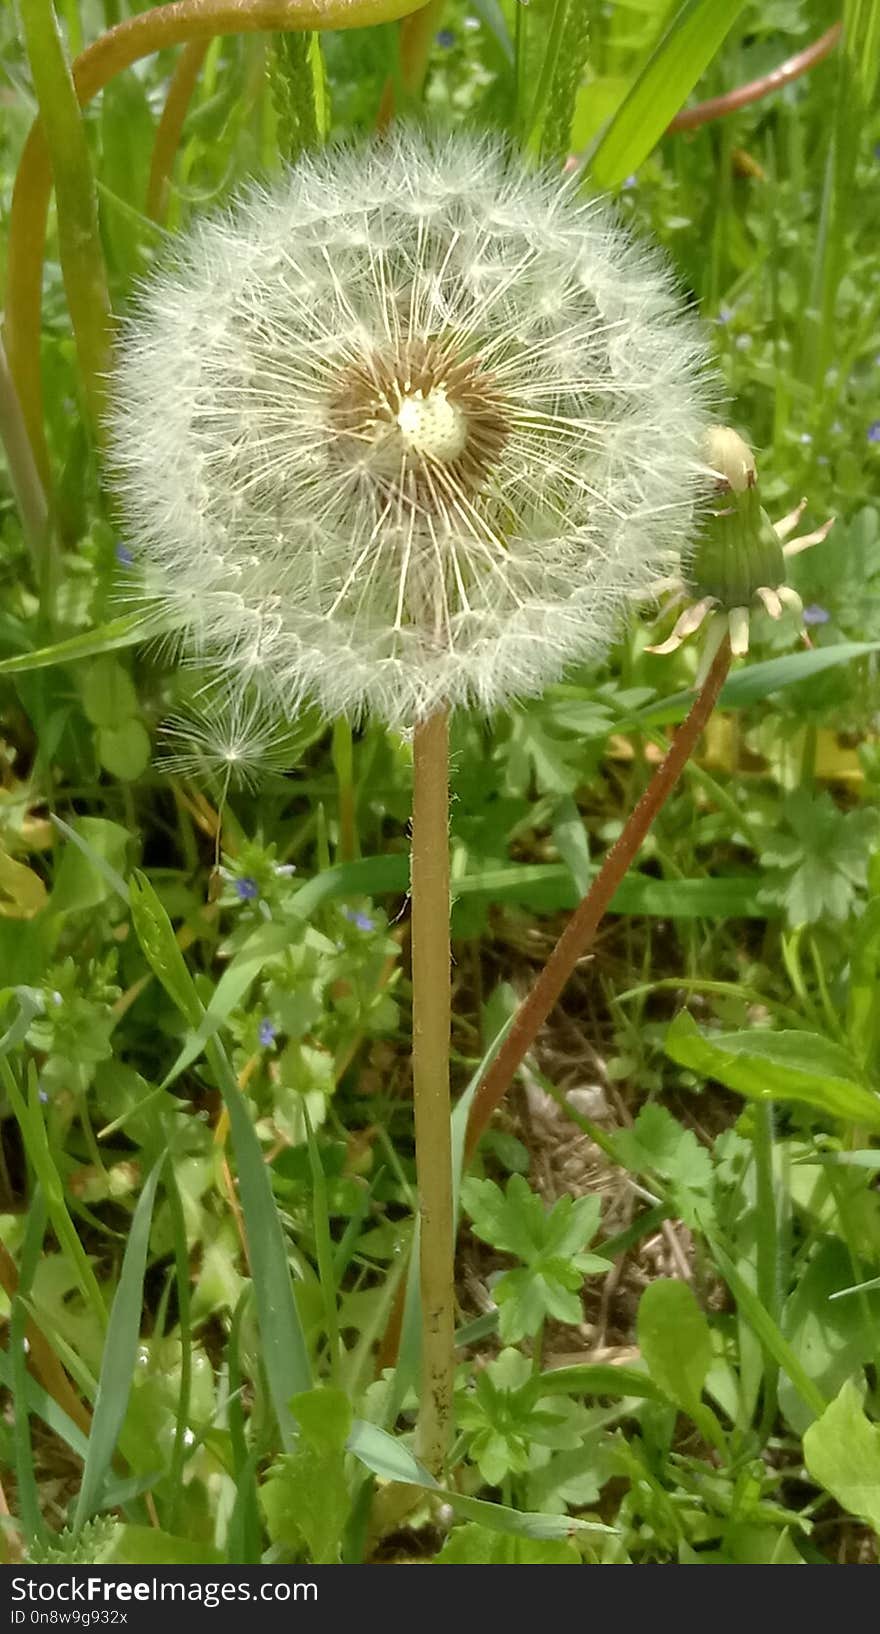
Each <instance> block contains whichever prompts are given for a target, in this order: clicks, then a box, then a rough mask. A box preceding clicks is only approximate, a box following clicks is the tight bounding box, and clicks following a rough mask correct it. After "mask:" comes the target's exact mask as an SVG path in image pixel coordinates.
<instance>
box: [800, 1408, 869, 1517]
mask: <svg viewBox="0 0 880 1634" xmlns="http://www.w3.org/2000/svg"><path fill="white" fill-rule="evenodd" d="M804 1462H805V1463H806V1466H807V1469H808V1470H809V1472H810V1474H811V1475H812V1477H813V1480H814V1481H816V1482H818V1484H819V1486H821V1487H824V1488H825V1491H826V1492H830V1494H831V1496H832V1498H834V1499H836V1501H837V1503H839V1504H840V1506H841V1508H842V1509H845V1510H847V1511H848V1512H849V1514H851V1515H856V1516H858V1518H859V1519H860V1520H863V1521H867V1523H868V1525H869V1526H873V1528H874V1531H875V1532H880V1429H878V1427H877V1425H876V1424H872V1423H871V1422H870V1420H869V1419H868V1418H867V1417H866V1416H865V1412H864V1409H863V1407H862V1402H861V1397H860V1395H859V1392H858V1390H857V1389H856V1386H855V1385H854V1384H853V1383H852V1382H851V1381H848V1382H847V1383H846V1384H845V1385H844V1386H843V1388H842V1390H841V1391H840V1394H839V1395H838V1396H837V1397H836V1398H835V1400H834V1401H832V1402H831V1403H830V1404H829V1405H828V1406H827V1407H826V1409H825V1411H824V1413H823V1414H822V1417H821V1418H820V1419H817V1420H816V1422H815V1424H811V1425H810V1427H809V1429H808V1430H807V1431H806V1433H805V1435H804Z"/></svg>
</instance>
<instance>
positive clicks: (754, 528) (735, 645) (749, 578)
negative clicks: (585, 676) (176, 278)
mask: <svg viewBox="0 0 880 1634" xmlns="http://www.w3.org/2000/svg"><path fill="white" fill-rule="evenodd" d="M703 446H704V451H705V453H706V457H707V460H708V463H709V464H710V465H711V467H712V469H713V471H714V473H715V475H716V477H717V479H718V487H719V490H720V493H719V502H718V503H717V505H715V506H714V507H713V508H712V510H711V511H710V514H709V516H708V517H707V519H706V523H705V525H704V528H703V532H702V535H701V537H700V540H699V542H698V544H697V548H696V550H695V551H694V554H693V556H692V558H691V560H690V562H689V563H688V566H687V570H686V574H685V578H684V581H683V583H682V584H681V586H680V587H679V590H678V593H677V596H676V600H678V601H679V602H680V601H681V600H682V599H683V598H686V599H687V600H688V602H689V606H688V607H687V608H686V609H685V611H684V612H683V613H682V614H681V615H680V616H679V618H678V620H677V622H676V624H675V626H674V628H673V631H672V634H671V635H670V636H669V637H668V639H667V640H666V641H664V642H662V643H661V645H659V646H655V647H649V648H648V651H649V652H654V653H669V652H674V651H675V649H676V648H677V647H680V646H681V643H682V641H684V640H685V639H686V637H687V636H689V635H692V634H693V633H694V632H695V631H696V630H699V629H700V627H701V626H702V625H703V623H704V621H705V620H706V618H707V616H708V615H710V614H711V615H712V616H711V618H710V619H709V632H708V638H707V641H706V645H705V647H704V649H703V655H702V659H701V662H700V666H699V669H698V671H697V681H698V683H699V682H700V681H701V680H702V679H703V678H704V677H705V675H706V674H707V673H708V670H709V667H710V665H711V662H712V659H713V658H714V656H715V654H716V652H717V651H718V648H719V646H720V645H721V642H722V641H723V639H724V637H725V636H726V635H729V637H730V645H731V649H732V651H733V652H734V654H736V655H738V656H742V655H744V654H745V653H747V652H748V650H749V617H750V614H751V612H752V610H753V609H754V608H755V606H756V605H759V604H760V605H761V606H762V607H763V608H764V610H765V612H768V613H769V614H770V617H771V618H776V619H778V618H781V616H782V613H783V610H784V609H785V608H786V607H788V608H790V609H791V610H792V611H793V612H795V613H797V614H798V615H799V616H800V615H801V614H802V612H803V607H802V604H801V598H800V596H799V595H798V593H797V591H796V590H794V589H792V587H791V586H790V585H789V584H787V583H786V577H787V569H786V557H788V556H793V555H796V554H797V553H798V552H799V551H801V550H806V549H807V548H808V547H809V546H810V545H814V544H818V543H819V542H820V540H822V539H824V538H825V537H826V536H827V534H828V532H829V530H830V528H831V522H826V523H825V524H824V525H823V526H822V527H821V528H817V529H816V530H815V532H814V533H810V534H805V535H803V536H802V537H801V538H798V539H790V538H789V535H790V534H791V533H792V532H793V531H794V529H795V528H796V526H797V524H798V522H799V520H800V518H801V515H802V514H803V511H804V509H805V507H806V500H802V501H801V504H800V505H799V506H798V507H797V509H796V510H794V511H792V513H791V515H790V516H786V517H783V519H782V521H781V522H776V523H773V522H771V520H770V518H769V516H768V515H767V512H766V511H765V510H764V509H763V507H762V505H761V501H760V497H759V490H758V473H757V468H756V465H755V459H754V455H753V454H752V452H751V449H750V448H749V447H748V446H747V444H746V443H744V442H743V440H742V438H741V437H740V436H739V435H738V433H737V432H735V431H733V430H731V428H730V427H729V426H713V427H712V428H711V429H710V431H708V432H707V434H706V437H705V440H704V444H703ZM786 540H787V541H788V542H787V543H784V542H783V541H786Z"/></svg>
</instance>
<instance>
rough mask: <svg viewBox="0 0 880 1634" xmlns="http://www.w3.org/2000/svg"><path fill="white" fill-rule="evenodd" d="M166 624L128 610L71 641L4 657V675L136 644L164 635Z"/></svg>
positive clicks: (1, 666) (1, 665) (1, 671)
mask: <svg viewBox="0 0 880 1634" xmlns="http://www.w3.org/2000/svg"><path fill="white" fill-rule="evenodd" d="M161 633H162V626H161V625H159V624H157V622H156V621H155V620H148V619H145V618H144V615H143V613H126V615H125V617H124V618H115V619H113V620H112V622H111V623H110V624H102V625H101V628H100V629H98V630H88V631H86V632H85V634H83V635H73V636H70V638H69V639H68V640H67V641H56V643H55V645H54V646H52V647H40V648H39V650H38V651H37V652H24V653H18V654H16V656H15V657H14V658H4V659H3V660H2V661H0V675H24V674H26V673H27V672H28V671H29V670H35V669H49V668H51V666H52V665H53V664H71V663H73V662H74V660H75V659H77V658H93V657H94V656H95V654H96V653H104V652H113V651H114V650H116V649H118V648H119V647H134V646H136V645H137V643H138V642H139V641H147V640H149V639H150V637H152V636H155V635H161Z"/></svg>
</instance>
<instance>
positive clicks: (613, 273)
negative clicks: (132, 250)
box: [112, 129, 712, 726]
mask: <svg viewBox="0 0 880 1634" xmlns="http://www.w3.org/2000/svg"><path fill="white" fill-rule="evenodd" d="M576 186H577V183H576V180H575V179H573V178H564V179H563V178H560V177H559V176H557V175H555V174H549V173H541V172H537V173H536V172H533V171H527V170H525V169H524V168H523V166H522V163H521V161H519V160H518V159H517V158H516V156H515V154H514V153H513V152H512V151H510V150H508V148H507V147H506V146H505V145H504V144H503V143H502V142H501V141H500V140H497V139H495V138H490V137H482V138H481V137H475V136H465V135H461V134H456V135H453V136H448V137H434V136H426V135H423V134H420V133H418V132H416V131H411V130H406V129H404V130H401V131H400V132H398V133H396V134H394V135H392V136H391V137H386V138H384V139H382V140H381V141H376V142H373V143H372V144H368V145H366V146H361V147H353V148H350V149H338V148H336V149H327V150H325V151H323V152H319V153H316V154H310V155H307V156H305V157H303V158H302V159H301V160H300V161H299V162H298V163H297V165H296V166H295V167H294V168H293V169H291V170H290V171H289V172H287V174H286V175H285V177H284V179H283V181H282V182H281V183H280V184H279V185H273V186H271V187H264V188H263V187H255V188H253V189H252V191H251V192H250V193H249V194H248V195H247V196H246V197H245V198H244V199H242V200H241V201H240V202H239V203H238V204H236V205H235V206H233V207H232V208H231V209H230V210H229V211H227V212H226V213H225V214H224V215H221V216H218V217H215V218H213V219H210V220H207V221H205V222H202V223H201V224H200V225H198V226H197V227H196V229H195V230H194V232H193V233H192V234H191V235H190V236H189V238H188V239H186V240H185V241H184V242H183V243H182V244H181V245H180V247H179V249H178V250H177V253H176V258H175V260H174V262H173V264H171V265H170V266H167V267H166V268H165V269H164V270H160V271H159V272H158V273H156V274H155V275H154V276H153V278H152V279H151V280H150V281H149V282H148V284H147V285H146V287H145V289H144V292H143V296H142V300H141V304H140V309H139V312H138V313H137V315H136V316H135V317H134V318H133V319H132V320H131V321H130V322H129V323H128V325H127V327H126V330H125V332H124V335H123V338H122V341H121V345H120V350H119V359H118V365H117V369H116V375H115V381H114V391H113V424H112V449H113V463H114V468H115V473H116V478H117V485H118V489H119V493H120V498H121V503H122V506H123V509H124V512H125V518H126V524H127V529H128V533H127V537H129V538H130V539H131V540H132V543H133V547H134V550H135V554H136V559H137V561H138V562H139V563H143V564H144V570H145V582H146V590H147V592H148V594H149V595H150V596H151V597H153V598H154V599H155V601H156V603H157V604H158V606H159V608H160V610H161V613H162V616H163V619H164V621H165V626H166V628H167V626H168V625H169V624H170V625H171V626H173V627H174V628H175V629H176V630H177V632H178V634H179V637H180V639H181V641H182V642H183V644H184V646H185V647H186V648H187V649H188V650H190V651H191V652H193V653H194V654H195V656H196V657H197V658H199V659H201V660H208V661H210V662H212V663H215V664H217V666H218V668H219V669H220V670H222V672H223V674H224V675H225V676H226V677H227V679H228V678H231V677H239V678H241V680H243V681H247V680H248V679H252V680H254V681H256V682H257V684H258V685H259V686H260V687H261V688H262V689H263V691H264V693H265V694H266V696H267V698H270V699H271V700H272V701H273V705H274V707H275V708H276V710H278V711H279V712H280V713H282V714H284V713H290V712H291V711H292V710H294V709H295V708H296V707H297V704H298V703H299V701H300V700H301V699H303V698H305V697H311V698H314V699H315V700H317V702H318V703H319V705H320V706H321V708H322V709H323V710H324V711H325V712H326V713H327V714H330V715H338V714H348V715H352V716H358V715H361V714H365V713H374V714H376V715H377V716H379V717H380V718H382V719H384V720H385V721H386V722H388V723H390V724H393V725H397V726H408V725H411V724H412V723H413V722H414V721H417V720H419V719H422V718H424V717H426V716H427V715H429V714H431V713H432V712H433V711H434V710H436V709H438V708H444V707H455V706H457V705H466V704H467V705H476V706H479V707H481V708H484V709H492V708H496V707H499V706H503V705H505V704H507V703H508V702H509V701H510V700H512V699H513V698H515V697H520V696H526V695H534V694H537V693H540V692H541V691H542V690H543V689H544V687H545V686H546V685H547V684H548V683H549V682H551V681H553V680H556V679H558V677H559V676H560V674H561V673H562V671H563V670H564V669H565V667H566V666H567V665H568V664H570V663H572V662H576V661H582V660H585V659H589V658H592V657H595V656H597V655H600V654H601V653H602V652H603V651H604V650H605V649H606V648H607V646H608V644H609V642H610V641H611V640H612V638H613V636H614V634H615V632H616V629H617V625H618V622H619V619H620V616H621V613H622V612H623V611H624V610H625V609H626V608H627V606H628V605H631V604H633V603H635V602H636V601H638V600H639V599H640V598H643V597H644V595H645V591H646V587H647V586H649V585H651V584H652V583H654V582H655V581H656V579H657V576H658V572H659V571H660V570H661V569H663V570H666V571H668V567H669V562H670V560H671V559H673V560H674V559H675V558H676V557H677V556H678V555H680V553H681V552H682V550H683V549H686V547H687V545H688V541H689V539H690V536H691V533H692V530H693V522H694V513H695V507H696V506H697V504H698V502H699V497H700V492H701V487H702V485H703V484H704V482H705V470H704V467H703V466H702V464H701V460H700V455H699V443H700V436H701V433H702V431H703V429H704V426H705V423H706V405H707V401H708V398H709V396H710V395H711V389H712V387H711V382H710V379H709V374H708V371H707V364H706V355H705V345H704V340H703V337H702V333H701V330H700V328H699V327H698V326H697V324H696V323H695V321H694V320H693V319H692V318H691V317H690V316H689V315H688V314H687V313H686V311H685V309H684V304H683V302H682V299H681V297H680V295H679V294H678V293H677V291H676V289H675V286H674V282H673V280H672V278H671V276H670V274H669V271H668V269H667V268H666V266H665V264H664V263H663V262H662V261H661V260H660V259H659V258H658V256H657V254H656V252H654V251H653V250H650V249H646V248H645V247H644V246H642V245H640V244H637V243H635V242H634V241H633V239H632V238H631V236H630V235H629V233H628V232H627V231H626V230H625V229H624V228H623V227H622V226H621V225H620V223H619V222H618V221H617V219H616V217H615V215H614V213H613V211H612V209H611V208H610V206H608V205H607V204H605V203H604V202H602V201H597V200H584V199H583V198H579V197H578V195H577V192H576Z"/></svg>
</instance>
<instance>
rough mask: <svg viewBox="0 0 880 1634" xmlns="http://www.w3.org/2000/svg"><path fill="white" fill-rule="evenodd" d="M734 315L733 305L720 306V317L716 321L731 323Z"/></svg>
mask: <svg viewBox="0 0 880 1634" xmlns="http://www.w3.org/2000/svg"><path fill="white" fill-rule="evenodd" d="M732 317H733V307H732V306H719V308H718V317H717V318H716V320H715V321H716V323H729V322H730V320H731V318H732Z"/></svg>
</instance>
